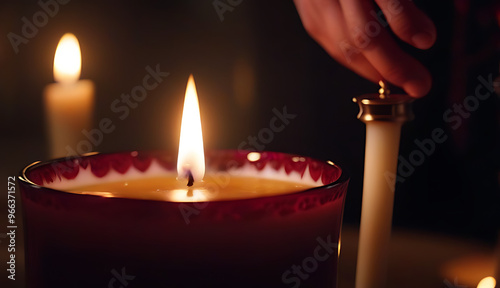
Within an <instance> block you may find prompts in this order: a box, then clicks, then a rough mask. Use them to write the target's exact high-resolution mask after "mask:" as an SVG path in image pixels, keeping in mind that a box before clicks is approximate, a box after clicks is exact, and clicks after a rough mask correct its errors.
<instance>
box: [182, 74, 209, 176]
mask: <svg viewBox="0 0 500 288" xmlns="http://www.w3.org/2000/svg"><path fill="white" fill-rule="evenodd" d="M189 172H190V173H191V175H192V176H193V180H194V182H195V183H196V181H201V180H202V179H203V176H205V153H204V151H203V135H202V132H201V119H200V106H199V103H198V95H197V93H196V86H195V84H194V78H193V75H190V76H189V80H188V84H187V87H186V96H185V98H184V109H183V111H182V122H181V136H180V140H179V154H178V156H177V174H178V178H179V179H182V178H187V177H188V174H189Z"/></svg>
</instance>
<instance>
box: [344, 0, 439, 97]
mask: <svg viewBox="0 0 500 288" xmlns="http://www.w3.org/2000/svg"><path fill="white" fill-rule="evenodd" d="M340 4H341V8H342V11H343V13H344V16H345V22H346V26H347V30H348V31H349V32H350V33H349V35H350V36H351V37H350V39H351V41H352V43H353V44H354V46H355V47H357V48H358V49H359V50H360V51H361V53H362V54H363V55H364V56H365V57H366V59H367V60H368V62H370V64H371V65H372V66H373V67H375V69H377V71H378V72H379V73H380V74H381V75H382V77H383V78H385V79H386V80H387V81H389V82H391V83H392V84H394V85H396V86H399V87H402V88H403V89H404V90H405V91H406V92H407V93H408V94H410V95H411V96H414V97H421V96H424V95H425V94H427V92H428V91H429V90H430V86H431V77H430V74H429V72H428V71H427V69H426V68H425V67H424V66H423V65H422V64H420V63H419V62H418V61H417V60H415V59H414V58H412V57H411V56H409V55H408V54H406V53H405V52H403V51H402V50H401V48H400V47H399V46H398V45H397V44H396V42H395V41H394V39H392V37H391V36H390V35H389V33H388V32H387V31H386V30H385V28H384V27H383V26H382V25H381V23H380V22H378V21H377V20H376V19H375V17H374V16H373V11H375V9H374V6H373V3H372V2H371V1H367V0H359V1H352V0H340ZM371 12H372V13H371Z"/></svg>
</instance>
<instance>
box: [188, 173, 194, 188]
mask: <svg viewBox="0 0 500 288" xmlns="http://www.w3.org/2000/svg"><path fill="white" fill-rule="evenodd" d="M187 174H188V184H187V186H188V187H191V186H193V184H194V178H193V173H191V170H188V173H187Z"/></svg>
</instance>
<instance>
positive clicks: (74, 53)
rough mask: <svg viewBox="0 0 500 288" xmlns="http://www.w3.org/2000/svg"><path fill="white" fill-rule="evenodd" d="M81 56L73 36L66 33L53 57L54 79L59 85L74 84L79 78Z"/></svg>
mask: <svg viewBox="0 0 500 288" xmlns="http://www.w3.org/2000/svg"><path fill="white" fill-rule="evenodd" d="M81 70H82V55H81V52H80V44H79V43H78V39H77V38H76V36H75V35H73V34H71V33H66V34H64V35H63V37H62V38H61V40H60V41H59V44H58V45H57V49H56V55H55V56H54V79H55V80H56V81H57V82H59V83H74V82H76V81H78V79H79V78H80V72H81Z"/></svg>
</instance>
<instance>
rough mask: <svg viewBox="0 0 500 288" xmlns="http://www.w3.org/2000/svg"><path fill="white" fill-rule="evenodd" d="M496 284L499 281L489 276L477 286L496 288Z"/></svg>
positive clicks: (479, 287)
mask: <svg viewBox="0 0 500 288" xmlns="http://www.w3.org/2000/svg"><path fill="white" fill-rule="evenodd" d="M496 284H497V281H496V280H495V278H493V277H491V276H488V277H484V278H483V279H482V280H481V281H479V283H478V284H477V288H495V285H496Z"/></svg>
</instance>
